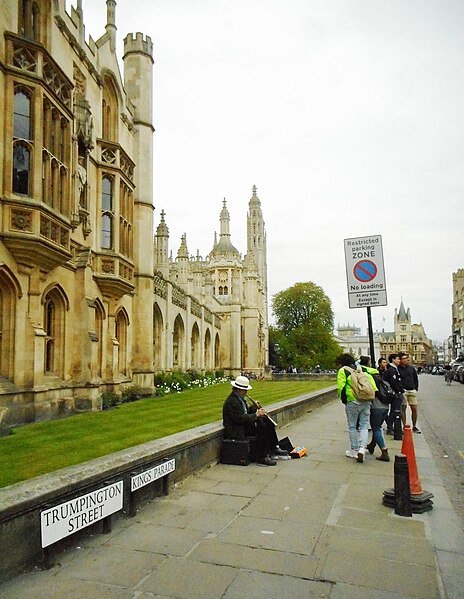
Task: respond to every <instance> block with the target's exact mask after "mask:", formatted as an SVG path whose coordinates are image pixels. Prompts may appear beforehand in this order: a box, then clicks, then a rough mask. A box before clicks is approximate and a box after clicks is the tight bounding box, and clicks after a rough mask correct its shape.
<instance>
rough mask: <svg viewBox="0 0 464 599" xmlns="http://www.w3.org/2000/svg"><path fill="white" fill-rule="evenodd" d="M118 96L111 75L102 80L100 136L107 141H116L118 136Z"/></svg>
mask: <svg viewBox="0 0 464 599" xmlns="http://www.w3.org/2000/svg"><path fill="white" fill-rule="evenodd" d="M117 118H118V96H117V94H116V89H115V86H114V83H113V80H112V79H111V77H109V76H106V77H105V78H104V80H103V100H102V138H103V139H105V140H107V141H117V138H118V130H117V123H118V120H117Z"/></svg>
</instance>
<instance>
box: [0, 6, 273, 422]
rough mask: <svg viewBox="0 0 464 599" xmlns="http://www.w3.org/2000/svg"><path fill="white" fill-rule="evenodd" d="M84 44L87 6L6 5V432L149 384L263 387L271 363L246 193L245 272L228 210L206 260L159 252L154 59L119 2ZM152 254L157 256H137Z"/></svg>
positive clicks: (1, 64) (2, 407)
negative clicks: (193, 380)
mask: <svg viewBox="0 0 464 599" xmlns="http://www.w3.org/2000/svg"><path fill="white" fill-rule="evenodd" d="M106 5H107V24H106V27H105V33H104V34H103V35H102V37H100V38H99V39H98V40H97V41H94V40H92V39H91V38H89V39H88V41H86V39H85V29H84V17H83V11H82V1H81V0H77V7H76V8H74V7H71V12H70V14H68V13H67V12H66V9H65V2H64V0H34V1H33V0H17V1H13V0H12V1H11V2H3V3H1V5H0V106H1V107H2V110H1V113H2V124H3V126H2V128H1V129H0V136H1V143H0V185H1V189H0V423H2V422H3V424H7V425H11V424H19V423H24V422H32V421H35V420H40V419H45V418H52V417H55V416H57V415H61V414H66V413H70V412H73V411H76V410H87V409H93V410H97V409H99V408H100V399H99V398H100V394H101V393H102V392H103V391H105V390H115V391H120V390H122V389H123V388H124V387H127V386H131V385H137V386H139V387H141V388H143V389H144V390H146V392H147V393H148V392H152V391H153V385H154V373H155V372H156V371H158V370H172V369H175V368H179V369H182V370H187V369H192V370H209V369H220V370H224V371H225V372H226V373H229V374H231V375H235V374H237V373H238V372H240V371H241V370H247V371H253V372H255V373H257V374H259V373H262V372H263V371H264V368H265V365H266V363H267V350H266V348H267V326H268V321H267V308H266V306H267V283H266V237H265V231H264V221H263V218H262V213H261V208H260V202H259V199H258V197H257V195H256V189H254V190H253V195H252V198H251V200H250V202H249V212H248V242H247V252H246V254H245V256H244V258H243V259H242V258H241V255H240V254H239V253H238V251H237V250H235V248H234V247H233V246H232V244H231V242H230V235H229V231H228V226H229V219H228V212H227V208H226V205H225V202H224V205H223V209H222V212H221V217H220V218H221V233H220V238H219V241H218V242H217V243H216V244H215V245H214V247H213V249H212V250H211V252H210V254H209V255H208V256H207V257H206V258H205V259H204V260H202V259H201V258H200V257H199V256H197V257H195V258H192V257H189V256H188V251H187V245H186V237H184V238H183V240H182V243H181V246H180V248H179V252H178V256H177V258H176V259H175V260H172V258H170V257H169V253H168V237H169V236H168V234H167V226H166V223H165V222H164V213H162V215H161V221H160V224H159V225H158V229H157V232H156V235H155V238H154V243H153V231H154V220H155V206H154V203H153V132H154V127H153V116H152V104H153V98H152V92H151V90H152V87H153V86H152V77H153V45H152V42H151V40H150V38H149V37H145V36H143V35H142V34H141V33H137V34H136V35H131V34H130V35H128V36H127V37H126V38H125V40H124V55H123V67H124V68H123V73H122V75H121V72H120V69H119V66H118V62H117V57H116V54H115V46H116V37H115V36H116V16H115V13H116V2H115V1H114V0H107V1H106ZM149 247H153V251H147V248H149Z"/></svg>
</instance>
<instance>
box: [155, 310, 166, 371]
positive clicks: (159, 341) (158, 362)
mask: <svg viewBox="0 0 464 599" xmlns="http://www.w3.org/2000/svg"><path fill="white" fill-rule="evenodd" d="M163 330H164V325H163V315H162V313H161V310H160V308H159V306H158V304H154V305H153V364H154V367H155V370H160V369H161V368H163V364H164V351H163Z"/></svg>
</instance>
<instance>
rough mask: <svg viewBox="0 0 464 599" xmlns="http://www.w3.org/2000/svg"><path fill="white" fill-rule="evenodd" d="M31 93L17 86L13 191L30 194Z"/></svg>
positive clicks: (14, 113) (14, 120)
mask: <svg viewBox="0 0 464 599" xmlns="http://www.w3.org/2000/svg"><path fill="white" fill-rule="evenodd" d="M31 139H32V119H31V93H30V92H29V91H28V90H25V89H24V88H22V87H16V88H15V92H14V103H13V191H14V192H15V193H20V194H22V195H29V190H30V179H31V163H32V161H31V153H32V152H31V151H32V145H31V143H30V140H31Z"/></svg>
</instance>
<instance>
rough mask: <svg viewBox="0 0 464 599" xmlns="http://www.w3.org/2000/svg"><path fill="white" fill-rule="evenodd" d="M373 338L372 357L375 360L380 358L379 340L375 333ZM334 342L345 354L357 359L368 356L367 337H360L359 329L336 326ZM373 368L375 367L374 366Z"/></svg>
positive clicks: (352, 326) (353, 326) (350, 326)
mask: <svg viewBox="0 0 464 599" xmlns="http://www.w3.org/2000/svg"><path fill="white" fill-rule="evenodd" d="M373 337H374V356H375V358H376V359H378V358H379V357H380V340H379V334H378V333H377V332H376V333H374V334H373ZM336 341H337V342H338V344H339V345H340V347H342V348H343V351H344V352H347V353H349V354H351V355H352V356H354V357H355V358H359V356H370V355H371V350H370V343H369V335H368V334H366V335H361V329H360V328H359V327H356V326H355V325H349V324H348V325H344V326H338V328H337V336H336ZM374 366H375V365H374Z"/></svg>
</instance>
